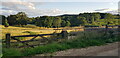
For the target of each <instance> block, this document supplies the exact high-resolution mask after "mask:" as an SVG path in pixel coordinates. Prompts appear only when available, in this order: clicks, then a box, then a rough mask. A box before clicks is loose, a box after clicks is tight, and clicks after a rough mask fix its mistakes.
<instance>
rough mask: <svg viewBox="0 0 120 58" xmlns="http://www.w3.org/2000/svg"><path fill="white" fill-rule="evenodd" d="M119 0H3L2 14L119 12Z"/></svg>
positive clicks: (53, 14) (0, 9)
mask: <svg viewBox="0 0 120 58" xmlns="http://www.w3.org/2000/svg"><path fill="white" fill-rule="evenodd" d="M72 1H73V2H72ZM118 1H119V0H105V1H103V0H97V1H96V0H91V1H90V0H88V1H87V0H81V1H80V0H69V1H68V0H44V1H43V0H4V1H1V2H2V4H1V5H0V14H2V15H6V16H8V15H10V14H16V13H18V12H20V11H23V12H25V13H26V14H27V15H28V16H30V17H34V16H43V15H48V16H55V15H62V14H79V13H83V12H107V13H113V14H116V13H118V11H117V10H118Z"/></svg>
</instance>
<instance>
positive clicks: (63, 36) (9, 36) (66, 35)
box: [5, 31, 68, 48]
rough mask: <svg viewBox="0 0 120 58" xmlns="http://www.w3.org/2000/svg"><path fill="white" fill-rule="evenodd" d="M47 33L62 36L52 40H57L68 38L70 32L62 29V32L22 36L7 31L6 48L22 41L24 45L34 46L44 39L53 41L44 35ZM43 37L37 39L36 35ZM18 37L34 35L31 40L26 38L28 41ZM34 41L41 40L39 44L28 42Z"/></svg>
mask: <svg viewBox="0 0 120 58" xmlns="http://www.w3.org/2000/svg"><path fill="white" fill-rule="evenodd" d="M47 35H56V36H59V35H60V36H61V38H53V39H52V40H56V39H67V37H68V32H67V31H62V32H61V33H53V34H38V35H20V36H11V34H10V33H7V34H6V40H5V43H6V48H10V47H11V43H18V42H19V43H22V44H24V45H26V46H27V47H34V46H38V45H41V42H42V41H43V42H44V41H51V39H48V38H46V37H44V36H47ZM38 36H39V37H41V38H42V39H35V38H36V37H38ZM16 37H17V38H18V37H33V38H31V39H30V40H26V41H21V40H20V39H17V38H16ZM11 40H16V41H17V42H10V41H11ZM32 41H39V42H40V44H37V45H30V44H28V43H27V42H32ZM20 47H24V46H20Z"/></svg>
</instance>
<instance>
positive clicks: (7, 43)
mask: <svg viewBox="0 0 120 58" xmlns="http://www.w3.org/2000/svg"><path fill="white" fill-rule="evenodd" d="M10 38H11V36H10V33H7V34H6V48H10Z"/></svg>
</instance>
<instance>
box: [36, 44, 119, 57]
mask: <svg viewBox="0 0 120 58" xmlns="http://www.w3.org/2000/svg"><path fill="white" fill-rule="evenodd" d="M118 43H119V42H115V43H108V44H106V45H102V46H91V47H87V48H79V49H68V50H65V51H58V52H54V53H47V54H38V55H36V56H118ZM119 44H120V43H119Z"/></svg>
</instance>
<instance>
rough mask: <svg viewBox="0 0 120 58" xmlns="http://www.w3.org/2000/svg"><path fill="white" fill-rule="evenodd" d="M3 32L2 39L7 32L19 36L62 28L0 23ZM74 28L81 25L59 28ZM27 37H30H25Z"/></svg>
mask: <svg viewBox="0 0 120 58" xmlns="http://www.w3.org/2000/svg"><path fill="white" fill-rule="evenodd" d="M0 27H2V28H1V31H2V34H1V35H0V36H1V37H2V39H5V34H6V33H10V34H11V36H18V35H34V34H50V33H53V32H56V33H60V32H61V30H55V29H57V28H44V27H37V26H34V27H33V26H32V27H31V26H26V27H14V26H9V27H7V28H6V27H4V26H3V25H0ZM73 28H80V27H64V28H58V29H73ZM67 31H68V32H71V31H83V29H81V30H67ZM25 39H29V37H28V38H25Z"/></svg>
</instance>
